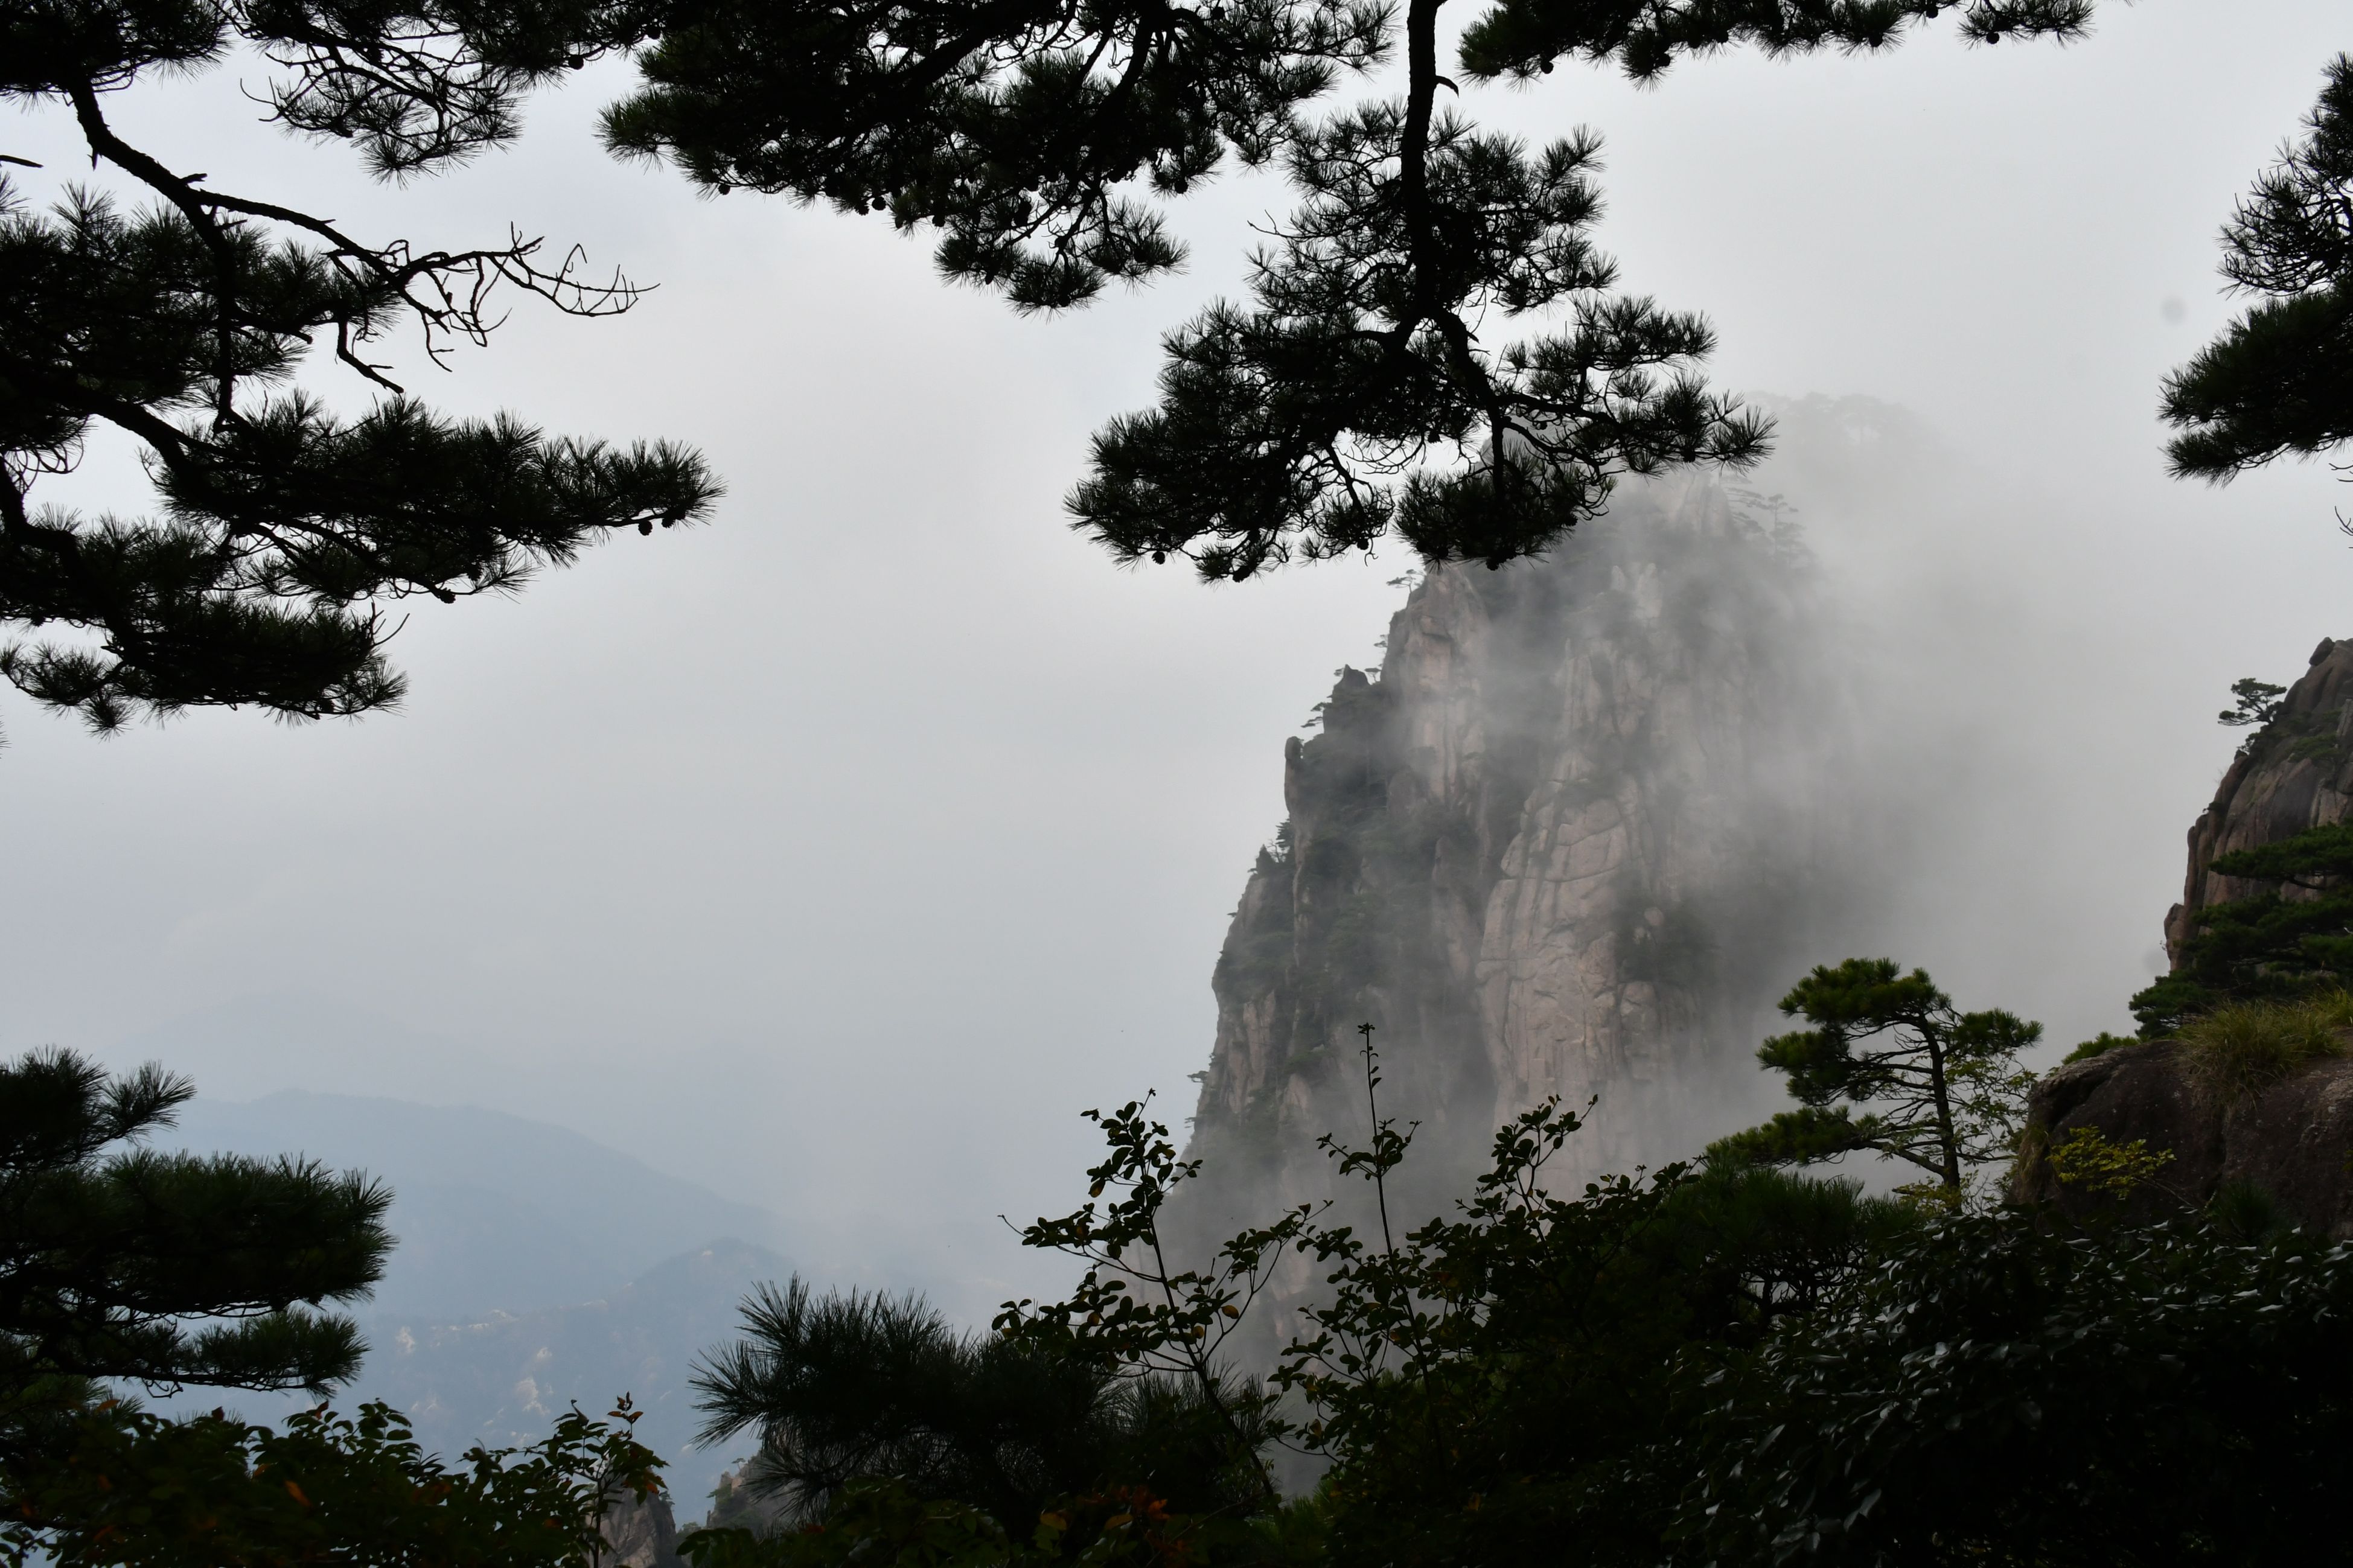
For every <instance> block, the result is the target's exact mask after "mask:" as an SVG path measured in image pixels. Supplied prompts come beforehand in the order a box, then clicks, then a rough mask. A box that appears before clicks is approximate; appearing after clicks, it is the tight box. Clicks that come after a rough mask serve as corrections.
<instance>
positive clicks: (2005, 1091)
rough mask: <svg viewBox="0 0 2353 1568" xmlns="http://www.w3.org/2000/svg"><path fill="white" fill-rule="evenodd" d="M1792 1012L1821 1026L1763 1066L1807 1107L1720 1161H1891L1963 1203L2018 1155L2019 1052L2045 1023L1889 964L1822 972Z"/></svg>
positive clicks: (1769, 1044) (1797, 994)
mask: <svg viewBox="0 0 2353 1568" xmlns="http://www.w3.org/2000/svg"><path fill="white" fill-rule="evenodd" d="M1781 1011H1782V1012H1784V1013H1788V1014H1802V1015H1803V1016H1804V1017H1805V1019H1806V1021H1807V1022H1808V1023H1809V1024H1811V1025H1812V1026H1813V1027H1812V1028H1810V1029H1801V1030H1798V1031H1796V1032H1794V1033H1791V1034H1787V1035H1777V1036H1775V1037H1773V1038H1771V1039H1769V1040H1767V1041H1766V1042H1765V1044H1764V1045H1763V1046H1761V1047H1758V1048H1757V1060H1758V1061H1760V1062H1762V1063H1764V1065H1765V1066H1766V1067H1767V1068H1771V1069H1772V1070H1773V1071H1775V1072H1778V1073H1781V1074H1783V1075H1784V1076H1785V1077H1787V1079H1788V1084H1789V1092H1790V1094H1792V1095H1793V1096H1795V1097H1796V1098H1797V1100H1798V1102H1799V1109H1798V1110H1785V1111H1783V1112H1781V1113H1780V1114H1779V1115H1778V1116H1775V1117H1774V1118H1773V1119H1772V1120H1771V1121H1767V1122H1766V1123H1765V1124H1764V1125H1763V1126H1761V1127H1752V1128H1750V1129H1748V1130H1747V1131H1744V1132H1736V1133H1734V1134H1733V1135H1732V1136H1731V1137H1729V1138H1725V1139H1720V1140H1718V1141H1717V1142H1715V1143H1714V1144H1711V1145H1710V1146H1709V1148H1708V1157H1709V1159H1710V1160H1711V1161H1712V1162H1715V1163H1722V1164H1727V1165H1733V1166H1738V1165H1748V1164H1758V1165H1808V1164H1814V1163H1820V1162H1826V1161H1832V1160H1837V1159H1840V1158H1841V1157H1842V1156H1844V1155H1846V1154H1850V1153H1875V1154H1882V1155H1885V1156H1887V1157H1888V1158H1890V1159H1894V1160H1900V1161H1902V1162H1904V1163H1906V1164H1910V1165H1913V1166H1916V1167H1917V1168H1918V1169H1920V1170H1921V1171H1924V1172H1926V1173H1927V1175H1928V1176H1929V1178H1930V1180H1931V1182H1932V1183H1933V1184H1934V1185H1935V1187H1936V1189H1937V1190H1938V1191H1940V1192H1941V1193H1942V1194H1945V1195H1946V1196H1947V1197H1948V1198H1957V1197H1958V1196H1959V1195H1960V1194H1961V1193H1962V1191H1963V1184H1964V1183H1965V1181H1966V1180H1967V1178H1968V1173H1969V1172H1970V1171H1971V1170H1972V1169H1974V1168H1976V1167H1978V1166H1980V1165H1985V1164H1989V1163H1994V1162H1996V1161H2000V1160H2006V1159H2008V1158H2009V1157H2010V1153H2011V1152H2012V1150H2013V1148H2014V1146H2015V1144H2016V1142H2017V1137H2018V1132H2019V1127H2018V1117H2019V1113H2020V1111H2021V1110H2022V1109H2023V1105H2024V1101H2025V1091H2026V1089H2027V1088H2028V1087H2029V1086H2031V1084H2032V1082H2033V1075H2032V1074H2031V1073H2025V1072H2021V1070H2020V1069H2019V1068H2018V1065H2017V1062H2018V1053H2019V1052H2021V1051H2022V1050H2024V1049H2025V1048H2026V1047H2029V1046H2031V1045H2032V1044H2033V1043H2034V1042H2035V1041H2036V1040H2038V1039H2040V1038H2042V1025H2040V1024H2032V1023H2028V1022H2026V1021H2025V1020H2023V1019H2021V1018H2019V1017H2018V1016H2015V1015H2013V1014H2010V1013H2005V1012H2003V1011H2001V1010H2000V1009H1999V1008H1994V1009H1990V1010H1989V1011H1986V1012H1982V1013H1963V1012H1961V1011H1959V1010H1958V1009H1957V1008H1956V1007H1955V1006H1954V1005H1953V999H1952V998H1951V997H1949V996H1947V995H1946V994H1944V993H1943V992H1942V991H1939V990H1938V989H1936V983H1935V982H1934V981H1932V980H1930V979H1929V978H1928V974H1927V972H1926V970H1920V969H1915V970H1914V971H1913V972H1912V973H1909V974H1905V973H1904V972H1903V970H1902V969H1901V968H1900V967H1899V966H1898V965H1897V964H1896V963H1895V962H1894V960H1893V959H1886V958H1850V959H1848V960H1847V961H1846V962H1845V963H1841V964H1840V965H1839V966H1838V967H1837V968H1835V969H1833V968H1831V967H1830V966H1829V965H1827V964H1818V965H1816V966H1815V969H1814V971H1813V973H1810V974H1809V975H1807V976H1806V977H1805V978H1804V979H1803V980H1800V981H1799V982H1798V984H1796V985H1795V986H1793V987H1791V989H1790V991H1789V994H1788V995H1787V996H1784V997H1782V998H1781ZM1855 1108H1860V1109H1861V1110H1862V1115H1860V1116H1858V1115H1856V1114H1855Z"/></svg>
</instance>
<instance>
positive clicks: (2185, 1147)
mask: <svg viewBox="0 0 2353 1568" xmlns="http://www.w3.org/2000/svg"><path fill="white" fill-rule="evenodd" d="M2187 1051H2188V1047H2184V1046H2183V1045H2181V1044H2180V1043H2179V1041H2174V1040H2159V1041H2154V1042H2151V1043H2149V1044H2147V1045H2137V1046H2122V1047H2116V1048H2113V1049H2110V1050H2107V1051H2105V1052H2103V1053H2101V1054H2100V1055H2098V1056H2096V1057H2094V1058H2091V1059H2090V1060H2088V1061H2080V1062H2071V1063H2069V1064H2068V1065H2067V1066H2065V1067H2062V1068H2058V1069H2057V1070H2056V1071H2054V1072H2052V1073H2051V1074H2049V1075H2048V1076H2046V1077H2045V1078H2044V1079H2042V1081H2041V1082H2040V1083H2038V1084H2037V1085H2036V1086H2035V1088H2034V1093H2033V1097H2032V1099H2031V1101H2030V1104H2029V1109H2028V1124H2029V1126H2030V1127H2031V1128H2032V1129H2033V1130H2034V1131H2032V1133H2031V1135H2030V1137H2031V1142H2030V1143H2029V1146H2028V1152H2027V1157H2026V1158H2024V1159H2022V1160H2021V1162H2020V1165H2019V1173H2018V1178H2017V1181H2016V1183H2015V1184H2014V1189H2013V1190H2014V1193H2015V1195H2017V1196H2018V1197H2020V1198H2021V1199H2023V1200H2025V1201H2028V1202H2042V1203H2054V1204H2057V1205H2059V1206H2060V1207H2061V1208H2062V1209H2063V1210H2064V1211H2065V1212H2067V1213H2069V1214H2071V1215H2075V1216H2077V1217H2084V1216H2086V1215H2092V1214H2094V1213H2108V1214H2113V1213H2116V1211H2117V1209H2118V1206H2119V1204H2120V1203H2121V1205H2123V1207H2124V1209H2125V1211H2126V1213H2129V1214H2130V1215H2133V1216H2134V1217H2137V1218H2152V1217H2155V1216H2156V1215H2158V1214H2161V1213H2164V1212H2168V1211H2174V1212H2178V1211H2179V1209H2181V1208H2183V1207H2192V1208H2195V1207H2200V1206H2203V1205H2205V1204H2207V1203H2208V1202H2210V1201H2211V1199H2212V1198H2213V1197H2214V1195H2215V1194H2216V1193H2218V1192H2220V1191H2221V1189H2222V1187H2223V1186H2224V1185H2225V1184H2245V1185H2247V1186H2250V1187H2253V1188H2254V1189H2256V1190H2257V1191H2259V1192H2261V1193H2262V1194H2264V1195H2265V1196H2267V1197H2268V1198H2270V1199H2271V1200H2272V1202H2273V1203H2274V1204H2275V1205H2278V1207H2279V1210H2280V1212H2281V1213H2282V1214H2283V1215H2284V1216H2285V1217H2287V1218H2288V1219H2290V1220H2292V1221H2293V1222H2294V1223H2295V1224H2297V1225H2300V1226H2305V1227H2306V1229H2310V1230H2316V1231H2319V1232H2321V1233H2323V1234H2325V1235H2327V1236H2329V1237H2335V1238H2337V1239H2340V1240H2341V1239H2347V1238H2353V1173H2348V1169H2347V1163H2346V1162H2347V1155H2348V1152H2353V1057H2337V1058H2331V1059H2324V1060H2321V1061H2317V1062H2314V1063H2311V1064H2309V1065H2307V1066H2306V1067H2305V1068H2302V1069H2301V1070H2299V1071H2296V1072H2294V1073H2291V1074H2290V1075H2288V1076H2287V1077H2285V1078H2284V1079H2280V1080H2279V1081H2277V1082H2275V1083H2272V1084H2269V1085H2266V1086H2263V1087H2262V1088H2258V1089H2253V1090H2251V1091H2249V1092H2246V1093H2243V1094H2240V1095H2236V1096H2228V1095H2225V1094H2223V1093H2221V1091H2219V1090H2217V1089H2213V1088H2211V1087H2210V1086H2207V1085H2205V1084H2202V1083H2200V1080H2199V1077H2198V1075H2197V1074H2195V1073H2193V1072H2190V1071H2188V1070H2186V1068H2187V1067H2188V1063H2187V1061H2186V1059H2185V1058H2186V1054H2187ZM2081 1127H2089V1128H2094V1129H2096V1130H2097V1131H2099V1132H2100V1134H2101V1135H2102V1136H2103V1137H2104V1138H2105V1139H2106V1140H2107V1142H2110V1143H2111V1144H2123V1143H2130V1142H2135V1141H2138V1142H2143V1143H2144V1144H2145V1145H2146V1146H2147V1149H2148V1150H2149V1151H2151V1152H2168V1153H2170V1155H2171V1156H2172V1157H2171V1159H2169V1160H2168V1161H2167V1163H2165V1164H2164V1166H2163V1167H2162V1168H2161V1169H2159V1170H2158V1171H2157V1172H2156V1173H2154V1175H2153V1177H2152V1179H2150V1180H2149V1181H2147V1183H2145V1184H2142V1185H2141V1186H2140V1187H2139V1188H2138V1189H2137V1190H2136V1191H2135V1192H2133V1193H2132V1194H2130V1195H2129V1196H2127V1197H2125V1198H2122V1199H2121V1200H2120V1199H2118V1198H2116V1197H2114V1196H2110V1195H2106V1194H2099V1193H2096V1192H2093V1191H2088V1190H2086V1189H2085V1188H2084V1187H2083V1186H2080V1185H2077V1186H2070V1185H2068V1184H2064V1183H2062V1182H2060V1181H2059V1180H2058V1179H2057V1177H2056V1176H2055V1175H2054V1174H2053V1173H2052V1169H2051V1165H2050V1163H2049V1162H2048V1161H2047V1160H2046V1159H2044V1158H2042V1153H2043V1151H2044V1150H2045V1149H2047V1148H2049V1147H2052V1146H2053V1145H2056V1144H2059V1143H2061V1142H2064V1141H2065V1140H2066V1139H2067V1138H2068V1137H2069V1136H2070V1135H2071V1134H2072V1133H2073V1132H2074V1131H2075V1130H2076V1129H2077V1128H2081Z"/></svg>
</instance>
